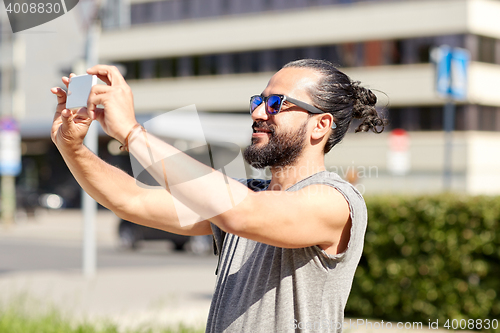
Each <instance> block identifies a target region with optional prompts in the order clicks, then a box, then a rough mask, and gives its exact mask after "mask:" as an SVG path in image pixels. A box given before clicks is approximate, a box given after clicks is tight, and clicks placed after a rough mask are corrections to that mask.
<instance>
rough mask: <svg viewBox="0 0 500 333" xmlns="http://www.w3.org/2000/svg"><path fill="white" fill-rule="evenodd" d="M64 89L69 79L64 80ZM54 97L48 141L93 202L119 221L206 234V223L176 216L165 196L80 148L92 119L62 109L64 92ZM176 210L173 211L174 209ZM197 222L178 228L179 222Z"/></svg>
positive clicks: (188, 214) (81, 111) (184, 214)
mask: <svg viewBox="0 0 500 333" xmlns="http://www.w3.org/2000/svg"><path fill="white" fill-rule="evenodd" d="M63 83H64V84H65V85H66V86H67V85H68V83H69V79H68V78H66V77H64V78H63ZM51 92H52V93H53V94H55V95H56V96H57V102H58V104H57V108H56V113H55V115H54V120H53V124H52V131H51V138H52V141H53V142H54V143H55V145H56V147H57V148H58V149H59V151H60V153H61V155H62V157H63V158H64V161H65V162H66V164H67V165H68V167H69V169H70V171H71V173H72V174H73V175H74V177H75V178H76V180H77V181H78V183H79V184H80V186H82V188H83V189H84V190H85V191H86V192H87V193H88V194H89V195H90V196H91V197H93V198H94V199H95V200H96V201H97V202H99V203H100V204H102V205H103V206H105V207H107V208H109V209H110V210H112V211H113V212H114V213H115V214H117V215H118V216H119V217H121V218H123V219H126V220H129V221H132V222H136V223H139V224H142V225H146V226H149V227H154V228H158V229H163V230H166V231H169V232H174V233H178V234H185V235H205V234H210V233H211V230H210V225H209V223H208V221H202V219H201V218H199V215H197V214H196V213H194V212H192V211H190V210H189V209H182V212H181V213H180V214H182V215H181V216H178V213H177V212H178V211H179V207H181V206H180V205H181V204H180V203H179V202H174V201H175V200H176V199H174V198H173V197H172V196H171V195H170V193H169V192H167V191H164V190H152V189H146V188H142V187H140V186H138V185H137V184H136V180H135V179H134V178H133V177H131V176H129V175H128V174H126V173H125V172H123V171H122V170H120V169H118V168H116V167H113V166H111V165H109V164H107V163H106V162H104V161H103V160H101V159H100V158H99V157H97V156H96V155H95V154H94V153H92V152H91V151H90V150H89V149H88V148H87V147H85V145H84V144H83V139H84V137H85V135H86V134H87V131H88V128H89V126H90V123H91V122H92V119H90V118H89V117H88V112H87V109H86V108H81V109H79V110H78V111H70V110H68V109H66V92H65V91H64V90H63V89H61V88H58V87H57V88H52V89H51ZM176 207H177V209H176ZM180 219H181V220H182V219H190V220H198V221H200V222H198V223H194V224H190V225H186V226H181V225H180V223H179V220H180Z"/></svg>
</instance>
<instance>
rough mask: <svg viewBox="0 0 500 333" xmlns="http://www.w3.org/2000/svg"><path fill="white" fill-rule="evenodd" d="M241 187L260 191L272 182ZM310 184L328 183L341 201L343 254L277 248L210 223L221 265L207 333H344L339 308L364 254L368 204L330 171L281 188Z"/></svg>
mask: <svg viewBox="0 0 500 333" xmlns="http://www.w3.org/2000/svg"><path fill="white" fill-rule="evenodd" d="M242 182H243V183H244V184H246V185H247V186H248V187H249V188H250V189H252V190H254V191H261V190H265V189H266V188H267V186H268V185H269V182H270V181H262V180H255V179H251V180H243V181H242ZM311 184H326V185H329V186H332V187H334V188H336V189H337V190H338V191H339V192H340V193H341V194H342V195H343V196H344V197H345V198H346V200H347V202H348V204H349V209H350V215H351V220H352V227H351V235H350V239H349V243H348V247H347V249H346V250H345V251H344V252H343V253H340V254H336V255H329V254H327V253H326V252H325V251H323V250H322V249H321V248H320V247H319V246H311V247H305V248H298V249H285V248H279V247H275V246H271V245H267V244H263V243H259V242H256V241H253V240H249V239H246V238H242V237H238V236H235V235H232V234H226V233H225V232H223V231H222V230H221V229H220V228H218V227H217V226H216V225H214V224H211V226H212V231H213V235H214V241H215V246H216V250H217V252H218V254H219V265H218V268H217V282H216V286H215V291H214V296H213V299H212V304H211V307H210V312H209V317H208V322H207V328H206V332H209V333H219V332H237V333H241V332H252V333H254V332H257V333H261V332H273V333H274V332H306V331H309V332H310V331H316V332H341V331H342V323H343V320H344V307H345V305H346V302H347V298H348V296H349V292H350V290H351V285H352V280H353V277H354V272H355V271H356V267H357V265H358V263H359V259H360V257H361V253H362V251H363V242H364V236H365V230H366V222H367V213H366V206H365V202H364V200H363V197H362V196H361V194H360V193H359V192H358V191H357V190H356V189H355V188H354V187H353V186H352V185H351V184H349V183H347V182H346V181H344V180H342V179H341V178H340V177H339V176H338V175H337V174H336V173H333V172H328V171H322V172H319V173H316V174H314V175H312V176H310V177H308V178H305V179H303V180H301V181H299V182H298V183H296V184H294V185H293V186H291V187H290V188H288V189H287V191H297V190H300V189H302V188H304V187H306V186H308V185H311ZM269 217H270V218H272V214H270V216H269ZM304 223H307V221H304Z"/></svg>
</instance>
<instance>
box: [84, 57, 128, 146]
mask: <svg viewBox="0 0 500 333" xmlns="http://www.w3.org/2000/svg"><path fill="white" fill-rule="evenodd" d="M87 73H88V74H91V75H97V77H98V78H99V79H101V80H102V81H104V82H105V83H106V84H107V86H105V85H95V86H93V87H92V90H91V91H90V96H89V100H88V104H87V109H88V114H89V117H90V118H91V119H96V120H97V121H99V123H101V126H102V128H103V130H104V131H105V132H106V133H107V134H108V135H110V136H112V137H113V138H115V139H116V140H118V141H120V142H122V143H124V140H125V138H126V137H127V135H128V133H129V132H130V130H131V129H132V127H134V125H135V124H136V123H137V120H136V119H135V114H134V99H133V95H132V91H131V89H130V87H129V86H128V84H127V83H126V82H125V79H124V78H123V76H122V75H121V74H120V72H119V71H118V69H117V68H116V67H114V66H106V65H96V66H94V67H92V68H89V69H88V70H87ZM99 104H101V105H102V106H104V109H101V108H98V107H97V105H99Z"/></svg>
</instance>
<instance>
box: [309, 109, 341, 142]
mask: <svg viewBox="0 0 500 333" xmlns="http://www.w3.org/2000/svg"><path fill="white" fill-rule="evenodd" d="M334 128H337V125H336V124H335V121H334V119H333V116H332V114H331V113H323V114H320V115H318V117H316V123H315V126H314V128H313V131H312V134H311V138H312V139H314V140H318V139H322V138H323V137H324V136H325V135H327V134H328V133H329V131H330V129H334Z"/></svg>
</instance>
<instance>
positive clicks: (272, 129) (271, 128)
mask: <svg viewBox="0 0 500 333" xmlns="http://www.w3.org/2000/svg"><path fill="white" fill-rule="evenodd" d="M256 128H261V129H263V130H266V131H269V132H271V134H274V132H275V128H276V125H274V124H271V125H268V124H266V123H265V122H256V121H254V123H253V124H252V129H253V130H254V131H255V129H256Z"/></svg>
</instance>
